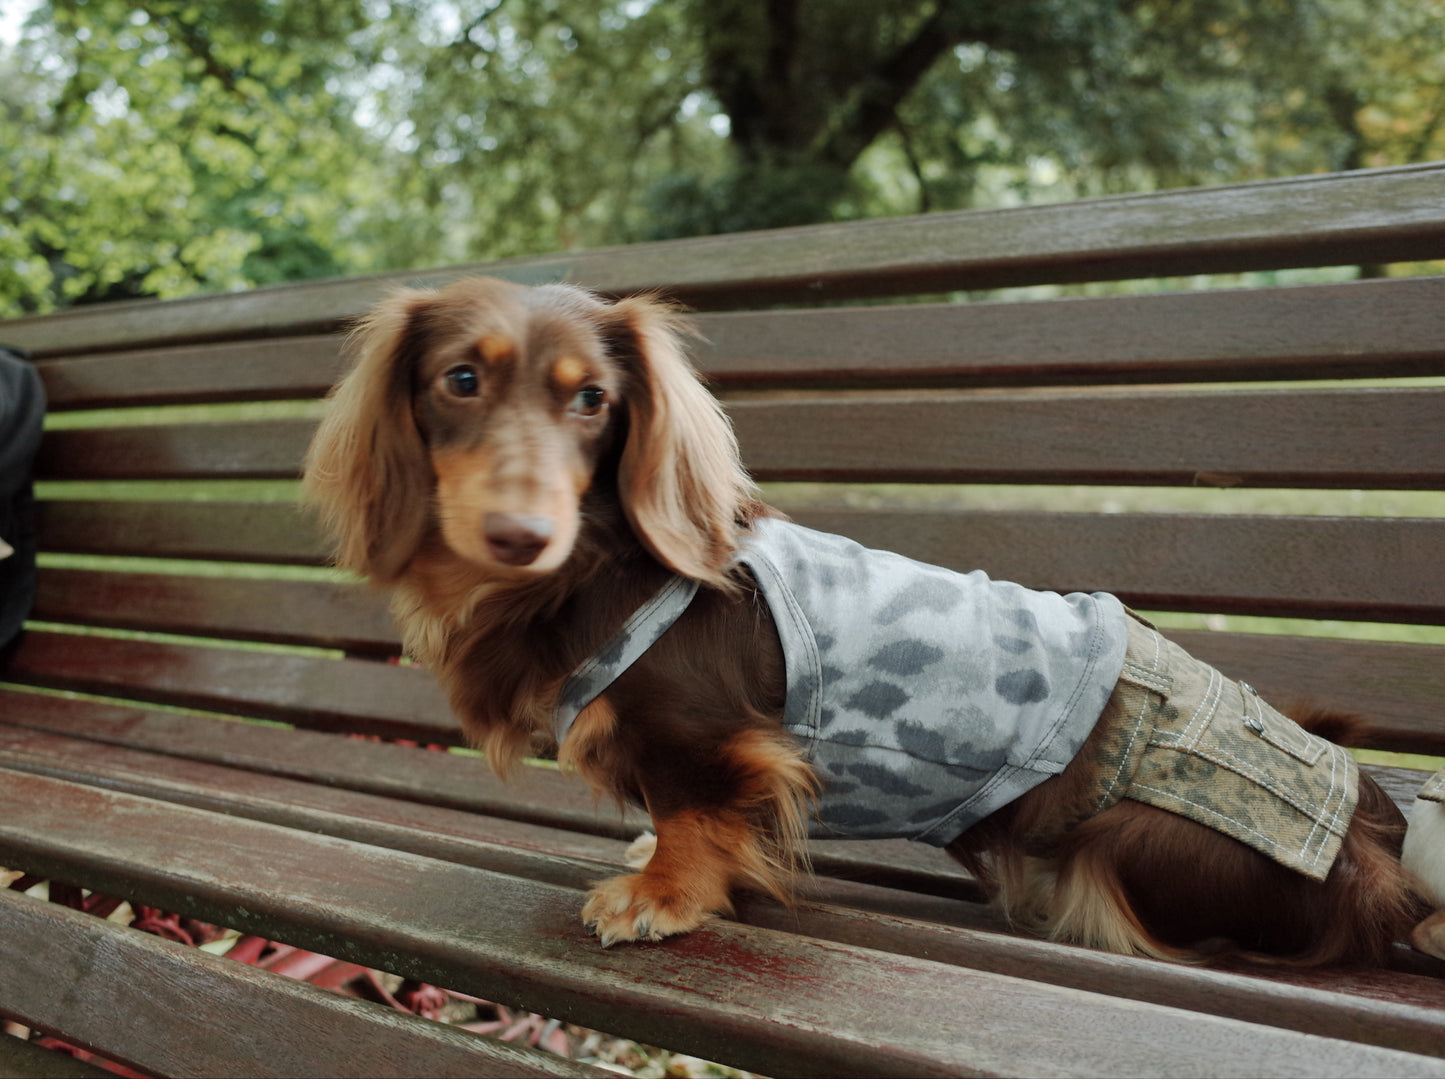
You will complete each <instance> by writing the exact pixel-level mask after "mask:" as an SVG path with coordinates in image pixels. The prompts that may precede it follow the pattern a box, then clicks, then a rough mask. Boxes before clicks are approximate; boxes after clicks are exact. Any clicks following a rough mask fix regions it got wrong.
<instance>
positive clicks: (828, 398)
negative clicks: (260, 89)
mask: <svg viewBox="0 0 1445 1079" xmlns="http://www.w3.org/2000/svg"><path fill="white" fill-rule="evenodd" d="M726 403H727V406H728V413H729V415H730V416H731V417H732V421H733V424H734V426H735V428H736V429H737V432H738V440H739V442H740V444H741V447H742V452H743V462H744V464H745V465H746V466H747V467H748V469H749V470H750V471H751V472H752V473H753V475H754V476H755V477H756V478H757V479H759V480H833V481H844V480H847V481H856V482H871V483H885V482H930V483H1112V484H1167V485H1183V486H1192V485H1197V484H1204V485H1209V486H1238V485H1249V486H1255V487H1259V486H1271V487H1335V488H1339V487H1375V488H1386V489H1429V490H1441V489H1445V439H1442V438H1441V437H1440V431H1441V430H1442V429H1445V390H1439V389H1419V388H1416V389H1408V390H1398V389H1363V390H1358V389H1330V390H1298V389H1289V390H1246V391H1236V392H1227V393H1191V392H1185V391H1125V390H1116V391H1112V392H1097V393H1085V392H1067V391H1064V392H1025V391H1019V392H1006V391H977V392H967V391H961V392H951V391H934V392H931V393H905V394H877V395H872V394H853V395H838V394H834V395H826V394H822V395H801V396H791V395H787V396H781V397H746V398H738V399H729V400H728V401H727V402H726ZM314 426H315V425H314V424H313V423H311V422H310V421H305V420H276V421H254V422H248V423H216V424H183V425H176V426H154V427H133V428H97V429H90V430H68V431H56V432H52V433H51V434H50V435H48V436H47V437H46V439H45V441H44V443H43V445H42V448H41V453H40V457H39V459H38V461H37V464H36V469H37V475H38V476H39V477H40V478H42V479H49V480H122V479H132V480H147V479H216V480H219V479H288V478H294V477H295V476H297V475H299V474H300V471H301V465H302V459H303V457H304V454H305V450H306V446H307V443H308V442H309V441H310V437H311V433H312V431H313V429H314Z"/></svg>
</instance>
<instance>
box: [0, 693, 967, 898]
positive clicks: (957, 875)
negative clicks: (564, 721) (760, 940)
mask: <svg viewBox="0 0 1445 1079" xmlns="http://www.w3.org/2000/svg"><path fill="white" fill-rule="evenodd" d="M0 722H3V723H5V724H9V725H11V726H12V727H14V728H16V729H23V730H32V731H40V732H44V733H47V734H58V735H64V736H65V737H67V738H73V739H80V740H84V741H85V742H87V743H89V744H92V745H96V744H99V745H106V746H116V747H120V748H123V749H130V750H143V751H147V752H152V753H159V754H163V755H164V756H165V757H166V758H175V759H183V760H190V761H197V762H200V763H203V764H212V765H216V764H224V765H226V766H228V767H231V768H236V769H243V770H246V771H249V772H254V773H257V774H258V775H262V776H275V777H279V778H283V779H288V780H300V781H305V782H307V783H315V784H321V785H322V786H323V787H325V788H335V789H338V790H349V791H355V792H358V793H359V794H364V795H381V796H385V797H389V798H399V799H403V800H405V801H409V802H416V803H418V804H422V805H430V806H437V807H440V808H442V809H447V810H458V811H461V812H463V813H466V814H471V815H476V814H486V815H487V816H488V817H489V818H490V819H491V820H492V823H491V824H490V825H488V827H491V828H493V829H495V828H496V827H497V825H496V823H495V821H496V819H498V818H504V819H508V820H514V821H521V822H525V823H527V824H528V825H531V826H540V827H546V828H553V829H565V830H567V832H569V833H583V834H588V835H597V836H605V837H608V838H610V839H613V840H628V841H630V840H632V839H634V838H636V836H637V835H638V834H639V833H640V832H642V831H644V830H646V829H647V827H648V821H647V817H646V816H645V815H643V814H640V813H638V812H637V811H634V810H631V809H622V808H619V807H617V806H614V805H612V804H610V803H603V804H601V805H599V804H598V802H597V800H596V798H595V797H594V796H593V795H592V793H591V791H590V790H589V789H588V787H587V785H586V784H585V783H583V782H582V781H580V780H579V779H577V778H576V777H573V776H564V775H562V774H560V773H558V772H557V771H556V770H555V769H550V768H545V767H533V768H521V769H518V770H517V774H516V775H514V776H512V777H511V778H510V779H509V781H508V782H507V783H502V782H501V781H500V780H499V779H497V777H496V776H495V775H493V774H492V772H491V770H490V769H489V768H487V766H486V765H485V764H484V763H482V762H479V761H477V760H475V759H473V758H467V757H456V756H451V755H448V754H441V753H422V752H421V751H418V750H414V749H411V748H409V747H405V746H397V745H392V744H387V743H375V742H363V741H355V740H352V739H338V738H337V737H335V736H334V735H327V734H320V733H316V732H312V731H305V730H286V731H278V730H275V729H271V728H267V727H262V726H256V725H250V724H239V723H231V722H227V721H224V720H213V719H207V718H203V717H194V716H176V715H170V714H164V713H156V712H147V711H143V710H141V709H137V708H132V707H124V706H121V705H117V704H104V703H98V702H94V701H77V700H70V699H65V698H60V697H37V696H36V695H34V694H30V693H23V692H16V691H13V690H10V691H7V690H3V689H0ZM218 724H220V726H218ZM12 737H13V736H12ZM158 767H159V766H158ZM393 816H395V814H394V813H393ZM814 848H815V849H814V867H815V868H816V869H817V870H818V871H819V872H821V873H828V874H831V875H834V876H841V877H846V878H849V879H858V880H869V881H873V882H874V883H879V884H886V885H889V886H891V887H905V888H912V889H916V890H919V891H923V892H927V893H930V894H942V895H957V894H966V895H970V896H972V895H975V894H976V893H975V889H974V887H973V885H972V884H971V883H970V882H969V881H968V878H967V876H966V875H965V874H964V873H963V871H962V869H961V868H960V867H959V866H958V865H957V864H956V863H955V862H954V861H953V860H952V859H950V858H948V857H947V856H946V855H944V854H943V853H942V852H941V851H938V850H935V849H934V848H932V847H927V846H924V845H922V844H916V843H888V842H874V841H857V840H853V841H830V842H820V843H817V844H814Z"/></svg>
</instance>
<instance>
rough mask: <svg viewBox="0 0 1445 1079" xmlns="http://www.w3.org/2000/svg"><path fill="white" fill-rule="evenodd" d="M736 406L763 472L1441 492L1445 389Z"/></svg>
mask: <svg viewBox="0 0 1445 1079" xmlns="http://www.w3.org/2000/svg"><path fill="white" fill-rule="evenodd" d="M728 411H729V414H730V415H731V416H732V418H733V423H734V426H735V427H736V429H737V433H738V441H739V443H740V444H741V446H742V449H743V460H744V462H745V463H746V465H747V466H748V469H749V470H750V471H751V472H752V473H753V475H754V476H755V477H756V478H757V479H759V480H853V481H859V482H871V483H878V482H929V483H935V482H946V483H1118V484H1167V485H1174V486H1186V487H1187V486H1196V485H1202V486H1213V487H1233V486H1239V485H1248V486H1252V487H1379V488H1431V489H1440V488H1442V487H1445V438H1441V437H1440V432H1441V430H1442V429H1445V390H1441V391H1433V390H1424V391H1422V390H1418V389H1416V390H1408V391H1401V390H1384V389H1381V390H1315V391H1300V390H1262V391H1261V390H1246V391H1239V392H1229V393H1210V394H1195V393H1187V392H1181V391H1161V392H1150V391H1144V392H1137V391H1134V392H1128V391H1122V390H1121V391H1115V392H1106V393H1093V394H1089V393H1069V392H1062V393H1059V392H1037V393H1028V392H1020V393H1014V392H1004V391H998V392H993V391H979V392H975V393H966V392H965V393H949V392H946V391H937V392H934V393H930V394H916V395H902V396H897V395H888V396H882V395H879V396H873V395H868V394H861V395H858V396H835V397H834V398H800V399H790V398H780V399H753V400H746V401H737V402H730V403H729V409H728ZM1225 432H1228V434H1227V435H1226V434H1225Z"/></svg>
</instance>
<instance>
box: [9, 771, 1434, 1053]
mask: <svg viewBox="0 0 1445 1079" xmlns="http://www.w3.org/2000/svg"><path fill="white" fill-rule="evenodd" d="M37 836H44V837H45V838H44V840H43V841H42V842H39V843H37V842H36V837H37ZM0 859H3V861H4V864H9V865H20V866H22V867H26V868H31V869H33V870H34V871H37V872H41V873H44V874H47V875H50V876H54V877H58V878H60V879H70V880H75V881H80V882H81V883H83V884H86V885H88V886H93V887H96V888H98V889H100V890H102V891H106V892H108V893H112V894H130V895H133V896H136V897H140V898H143V899H148V900H149V901H150V902H153V903H155V904H157V905H161V906H165V907H168V908H171V909H177V910H180V911H182V912H184V913H187V914H192V915H196V916H201V917H205V918H207V919H208V920H211V921H217V922H221V923H225V922H227V921H231V922H232V923H237V922H239V923H240V924H239V927H240V928H245V929H252V930H256V931H260V932H263V933H264V934H266V935H268V936H271V937H273V938H275V939H282V940H288V941H291V942H293V943H297V944H299V945H301V946H304V947H308V948H312V949H313V950H318V951H322V952H323V953H324V954H330V955H336V956H337V957H339V958H345V959H351V960H354V961H359V962H371V963H378V964H379V965H381V966H383V967H391V968H392V969H394V970H396V972H397V973H401V974H404V975H408V976H413V977H418V978H420V979H422V980H425V981H429V982H431V983H433V984H441V985H448V986H451V987H454V988H457V989H461V990H463V991H466V992H471V993H474V994H476V995H479V996H483V997H485V998H487V999H492V1000H497V1001H501V1002H504V1003H510V1004H514V1005H517V1006H520V1007H524V1008H527V1009H530V1010H537V1011H541V1012H543V1013H544V1014H550V1015H555V1016H558V1017H561V1018H563V1019H566V1020H569V1021H573V1022H579V1023H584V1024H587V1025H590V1026H592V1027H594V1028H599V1029H606V1030H611V1031H615V1032H617V1033H621V1034H624V1035H626V1036H630V1037H634V1038H637V1039H639V1040H643V1041H646V1042H649V1043H654V1044H655V1043H657V1042H659V1041H664V1042H668V1043H670V1044H676V1045H679V1047H680V1048H683V1049H685V1050H686V1051H690V1052H693V1053H695V1054H697V1055H700V1056H703V1057H706V1058H709V1059H720V1060H723V1061H725V1062H728V1063H733V1064H735V1065H738V1066H742V1067H746V1068H751V1069H754V1070H762V1071H772V1072H774V1073H778V1072H786V1073H790V1074H835V1075H870V1076H878V1075H1001V1074H1019V1073H1027V1074H1043V1073H1048V1074H1079V1075H1088V1074H1122V1073H1149V1074H1158V1075H1197V1074H1200V1073H1201V1072H1204V1073H1209V1074H1230V1075H1245V1074H1248V1075H1275V1074H1297V1073H1298V1070H1299V1065H1300V1061H1301V1060H1302V1059H1308V1060H1309V1061H1310V1070H1311V1071H1314V1072H1317V1073H1318V1074H1330V1075H1350V1076H1364V1075H1404V1074H1409V1075H1442V1074H1445V1061H1441V1060H1438V1059H1434V1058H1428V1057H1422V1056H1417V1055H1412V1054H1407V1053H1402V1052H1399V1051H1394V1050H1388V1049H1381V1048H1377V1047H1372V1046H1365V1045H1360V1044H1354V1043H1349V1042H1345V1041H1341V1040H1338V1039H1321V1038H1318V1037H1316V1036H1311V1035H1307V1034H1301V1033H1297V1032H1293V1031H1286V1030H1279V1029H1276V1028H1271V1027H1265V1026H1260V1025H1258V1024H1255V1023H1240V1022H1239V1021H1237V1020H1229V1019H1223V1018H1218V1017H1201V1016H1197V1015H1190V1014H1188V1013H1186V1012H1182V1011H1180V1010H1178V1009H1174V1008H1167V1007H1160V1006H1158V1005H1155V1004H1152V1003H1147V1002H1140V1001H1133V1000H1124V999H1119V998H1114V997H1108V996H1103V995H1100V994H1094V993H1089V992H1084V991H1080V990H1077V989H1070V988H1064V987H1058V986H1052V985H1048V984H1043V983H1037V982H1032V981H1029V980H1027V979H1019V978H1013V977H1009V976H1005V975H999V974H993V973H986V972H980V971H973V970H968V969H965V968H960V967H956V966H952V965H948V964H941V963H934V962H931V961H928V960H922V959H916V958H913V957H908V956H899V955H887V954H886V953H879V952H877V951H873V950H870V949H860V948H857V947H853V946H847V945H841V944H837V943H833V942H829V941H803V940H799V939H798V938H796V937H793V936H791V935H789V934H784V933H778V932H775V931H770V930H766V929H761V928H756V927H752V926H744V925H737V924H729V923H717V924H715V925H712V926H709V927H705V928H704V929H702V930H699V931H698V932H696V933H693V934H690V935H688V936H686V937H682V938H678V939H675V940H672V941H669V942H665V943H663V944H661V945H659V946H656V947H641V948H614V949H607V950H604V949H601V948H599V947H597V946H596V944H595V942H593V941H592V940H590V938H588V937H587V935H586V934H585V932H584V931H583V929H582V927H581V924H580V921H579V920H578V919H577V909H578V905H579V903H580V898H581V897H580V893H578V892H576V891H575V890H572V889H566V888H560V887H556V886H551V885H545V884H540V883H536V882H529V881H526V880H523V879H520V878H517V877H512V876H507V875H502V874H495V873H489V872H487V871H485V870H479V869H475V868H472V867H468V866H459V865H455V864H451V863H446V862H442V861H438V860H434V859H427V858H421V857H418V856H415V855H409V854H403V853H399V852H393V851H387V850H382V849H378V848H375V847H370V846H366V845H362V844H355V843H350V842H347V841H344V840H338V839H333V838H330V837H326V836H316V835H311V834H307V833H304V832H300V831H295V830H292V829H287V828H280V827H277V826H274V825H268V824H262V823H259V822H255V821H250V820H242V819H237V818H234V817H226V816H222V815H218V814H212V813H207V812H205V811H202V810H197V809H193V808H191V807H188V806H178V805H173V804H167V803H160V802H156V801H154V800H151V799H144V798H137V797H134V796H132V795H127V794H123V793H120V792H114V791H104V790H99V789H97V788H93V787H89V786H85V785H81V784H73V783H67V782H64V781H61V780H55V779H51V778H48V777H43V776H36V775H30V774H25V773H19V772H12V773H10V774H9V775H7V776H6V782H5V783H3V784H0ZM338 896H344V897H345V903H344V904H339V903H338V902H337V898H338ZM482 896H485V901H484V902H477V901H475V899H476V897H482ZM468 900H471V901H468ZM660 967H661V968H662V969H665V971H666V976H665V977H658V974H659V969H660ZM879 1000H887V1001H889V1002H890V1007H889V1008H887V1009H880V1008H879V1007H877V1005H876V1002H877V1001H879ZM960 1001H967V1002H968V1003H967V1008H968V1013H969V1022H968V1023H967V1024H966V1025H964V1026H960V1025H959V1024H958V1023H957V1015H958V1008H959V1006H960V1005H959V1002H960Z"/></svg>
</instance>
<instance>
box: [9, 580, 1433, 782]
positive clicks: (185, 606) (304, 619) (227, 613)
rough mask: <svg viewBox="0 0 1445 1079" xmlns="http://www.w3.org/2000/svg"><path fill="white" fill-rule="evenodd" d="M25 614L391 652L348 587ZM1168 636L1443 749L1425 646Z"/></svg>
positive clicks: (206, 591)
mask: <svg viewBox="0 0 1445 1079" xmlns="http://www.w3.org/2000/svg"><path fill="white" fill-rule="evenodd" d="M33 617H35V618H36V619H39V620H41V621H49V622H75V623H79V624H82V625H91V626H104V627H109V628H117V629H132V630H151V631H156V632H163V633H176V634H186V635H195V636H215V637H226V638H240V639H249V640H261V641H268V642H281V643H287V644H301V645H320V646H323V647H332V648H341V649H344V650H346V651H348V652H353V653H369V654H373V655H389V654H395V652H396V651H397V650H398V649H399V647H400V644H399V642H398V640H397V637H396V632H395V629H394V628H393V625H392V622H391V617H390V615H389V614H388V613H387V611H386V605H385V601H384V599H383V598H382V597H381V596H380V595H378V594H377V593H374V592H372V591H370V590H369V589H367V588H365V587H364V586H362V585H354V584H339V583H338V584H331V583H321V582H297V581H249V580H227V579H217V578H211V577H185V576H176V575H172V574H135V573H111V572H104V571H93V570H59V569H51V570H45V571H43V572H42V573H41V575H40V590H39V594H38V596H37V599H36V608H35V612H34V615H33ZM1168 636H1170V637H1172V638H1173V639H1175V640H1177V641H1179V643H1181V644H1183V645H1184V646H1185V647H1186V648H1188V649H1189V650H1190V651H1192V652H1193V653H1194V654H1195V655H1198V656H1199V657H1200V658H1201V659H1204V660H1206V661H1208V662H1210V663H1213V664H1214V665H1215V666H1217V667H1219V668H1220V669H1221V670H1224V671H1226V672H1228V673H1230V674H1231V675H1233V676H1235V677H1238V678H1242V679H1244V680H1246V681H1248V682H1250V683H1252V684H1253V685H1255V686H1256V687H1258V688H1259V689H1260V691H1261V692H1262V693H1264V694H1265V696H1267V697H1268V698H1270V699H1271V700H1274V701H1278V702H1289V701H1305V700H1308V701H1312V702H1315V703H1322V704H1328V705H1329V706H1331V707H1334V708H1338V709H1343V710H1345V711H1350V712H1355V713H1359V714H1360V715H1362V716H1364V717H1365V718H1366V720H1367V723H1368V726H1367V727H1366V731H1367V734H1368V737H1367V739H1366V741H1365V743H1364V744H1367V745H1369V746H1370V747H1372V748H1378V749H1399V750H1408V751H1414V752H1419V751H1422V750H1421V747H1423V746H1427V745H1428V746H1432V747H1434V750H1433V751H1438V752H1441V753H1445V731H1442V730H1441V729H1440V727H1439V724H1438V723H1436V722H1434V721H1433V720H1432V718H1431V715H1432V708H1433V706H1434V704H1435V703H1436V702H1438V701H1439V700H1441V699H1442V697H1445V667H1442V664H1441V662H1440V657H1439V655H1438V650H1437V649H1436V648H1435V647H1433V646H1431V645H1410V644H1398V643H1391V642H1378V641H1358V640H1330V639H1324V638H1303V637H1285V636H1275V635H1260V634H1233V633H1209V632H1187V631H1170V632H1169V633H1168Z"/></svg>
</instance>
